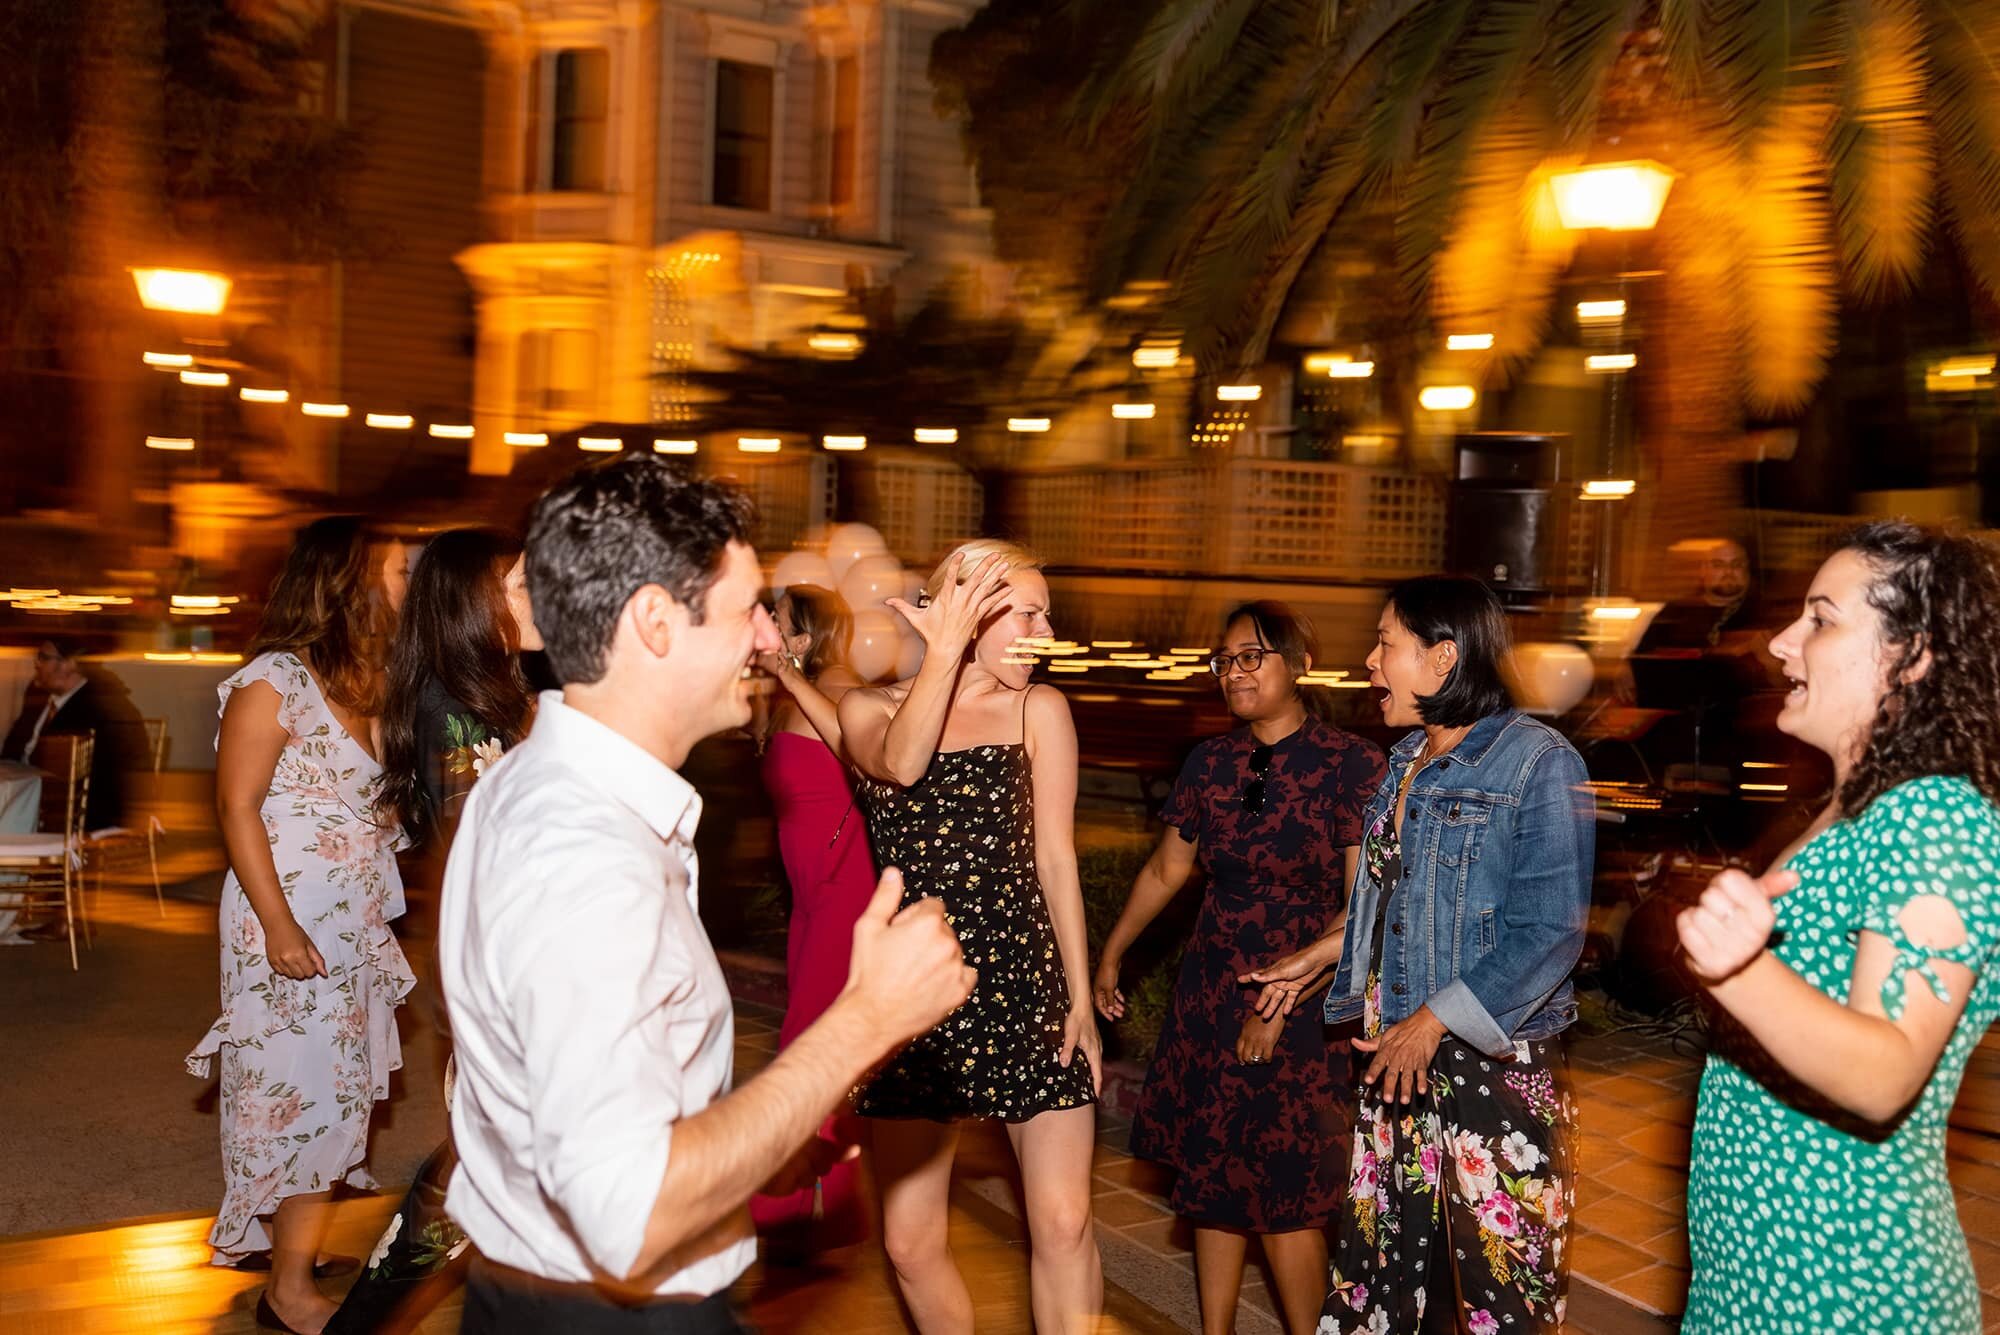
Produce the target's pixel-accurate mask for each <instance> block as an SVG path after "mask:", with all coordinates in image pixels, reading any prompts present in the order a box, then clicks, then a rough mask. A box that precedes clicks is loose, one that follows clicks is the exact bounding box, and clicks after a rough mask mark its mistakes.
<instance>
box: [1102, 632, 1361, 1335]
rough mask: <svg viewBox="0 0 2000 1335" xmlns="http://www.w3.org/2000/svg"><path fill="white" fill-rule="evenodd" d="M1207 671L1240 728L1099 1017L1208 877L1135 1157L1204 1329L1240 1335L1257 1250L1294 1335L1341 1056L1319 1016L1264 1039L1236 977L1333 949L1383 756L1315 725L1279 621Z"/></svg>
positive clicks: (1337, 1133)
mask: <svg viewBox="0 0 2000 1335" xmlns="http://www.w3.org/2000/svg"><path fill="white" fill-rule="evenodd" d="M1223 644H1224V647H1223V650H1222V652H1220V653H1218V654H1217V655H1216V656H1215V658H1214V659H1213V660H1211V663H1210V666H1211V667H1212V668H1213V669H1214V671H1215V672H1216V675H1217V676H1218V678H1219V679H1220V681H1221V685H1222V690H1223V694H1224V696H1225V698H1227V700H1228V701H1229V708H1230V712H1231V713H1233V714H1234V715H1235V716H1236V717H1237V718H1239V719H1241V720H1243V722H1244V724H1245V726H1243V727H1241V728H1238V729H1237V730H1236V731H1234V732H1231V733H1228V734H1226V735H1224V736H1221V737H1215V738H1211V739H1210V740H1208V741H1206V742H1203V743H1202V744H1201V745H1200V746H1198V747H1196V748H1195V750H1194V753H1193V754H1192V755H1190V756H1189V757H1188V760H1187V763H1186V765H1185V766H1183V767H1182V769H1181V776H1180V781H1179V782H1178V783H1176V784H1175V786H1174V791H1173V793H1172V795H1171V796H1170V797H1168V799H1167V805H1166V809H1165V811H1164V812H1162V814H1161V819H1162V821H1164V822H1165V824H1166V825H1167V827H1168V828H1167V832H1166V834H1165V836H1164V837H1163V838H1162V839H1161V840H1160V846H1159V848H1158V849H1157V850H1155V852H1154V854H1153V856H1152V858H1151V859H1150V860H1149V861H1148V862H1147V864H1146V867H1145V869H1144V870H1143V871H1142V872H1140V874H1139V878H1138V880H1137V881H1136V882H1135V883H1134V884H1133V886H1132V895H1131V898H1130V899H1129V900H1128V901H1127V902H1126V905H1125V911H1124V913H1123V914H1121V915H1120V916H1119V919H1118V923H1117V925H1116V926H1114V927H1113V928H1112V929H1111V933H1110V935H1109V936H1108V937H1107V938H1106V940H1105V944H1104V955H1103V958H1102V960H1101V961H1100V963H1099V965H1098V968H1097V976H1096V982H1095V989H1094V990H1095V993H1096V999H1097V1005H1098V1008H1099V1009H1100V1010H1101V1011H1102V1012H1103V1013H1104V1014H1105V1015H1107V1016H1110V1017H1112V1018H1116V1017H1118V1016H1120V1015H1122V1014H1123V1013H1124V1010H1125V999H1124V997H1123V996H1122V995H1121V994H1120V993H1119V991H1118V967H1119V963H1120V960H1121V958H1122V957H1123V955H1124V953H1125V951H1126V949H1127V948H1128V947H1129V946H1130V945H1131V944H1132V942H1133V941H1134V940H1135V939H1136V938H1137V937H1138V935H1139V933H1140V932H1142V931H1144V930H1145V928H1146V925H1147V924H1148V923H1150V922H1152V920H1153V919H1154V918H1155V917H1157V916H1158V915H1159V913H1160V911H1161V910H1162V909H1164V908H1165V907H1166V906H1167V904H1168V902H1169V901H1171V900H1172V899H1173V897H1174V896H1175V895H1176V894H1177V893H1178V892H1179V891H1180V889H1181V887H1182V886H1183V885H1184V884H1185V883H1186V882H1187V879H1188V876H1189V874H1190V873H1191V872H1192V871H1193V870H1194V867H1195V865H1196V863H1197V862H1199V864H1200V866H1201V869H1202V871H1203V872H1204V873H1205V875H1206V877H1207V881H1208V894H1207V896H1206V897H1205V898H1204V900H1203V902H1202V906H1201V916H1200V919H1199V920H1198V922H1197V923H1196V926H1195V931H1194V937H1193V939H1192V940H1191V941H1190V942H1189V943H1188V949H1187V953H1186V955H1185V956H1184V957H1183V959H1182V962H1181V973H1180V981H1179V984H1178V986H1177V987H1176V989H1175V992H1174V1002H1173V1008H1172V1010H1171V1011H1170V1012H1169V1014H1168V1016H1167V1020H1166V1024H1165V1025H1164V1027H1163V1028H1162V1030H1161V1033H1160V1042H1159V1046H1158V1048H1157V1049H1156V1051H1155V1053H1154V1056H1153V1064H1152V1068H1151V1070H1149V1071H1148V1072H1147V1076H1146V1088H1145V1092H1144V1093H1143V1094H1142V1095H1141V1096H1140V1102H1139V1108H1138V1110H1137V1112H1136V1113H1135V1114H1134V1116H1133V1120H1132V1151H1133V1153H1135V1154H1137V1155H1139V1156H1140V1157H1142V1158H1146V1159H1153V1160H1157V1161H1159V1162H1161V1163H1163V1164H1166V1165H1168V1166H1170V1167H1172V1168H1174V1169H1175V1170H1177V1177H1176V1180H1175V1184H1174V1193H1173V1202H1172V1203H1173V1207H1174V1210H1175V1212H1176V1213H1177V1214H1180V1215H1182V1216H1183V1217H1185V1218H1187V1219H1189V1220H1190V1221H1192V1222H1193V1224H1194V1226H1195V1268H1196V1273H1197V1276H1198V1279H1199V1283H1200V1289H1201V1312H1202V1329H1203V1330H1204V1332H1206V1333H1207V1335H1226V1332H1228V1331H1230V1330H1231V1329H1232V1328H1233V1327H1234V1325H1235V1318H1236V1304H1237V1296H1238V1292H1239V1290H1240V1289H1241V1287H1242V1283H1243V1266H1244V1261H1245V1257H1246V1254H1247V1251H1248V1245H1249V1238H1250V1235H1251V1234H1256V1235H1258V1237H1260V1238H1261V1240H1262V1243H1263V1247H1264V1254H1265V1256H1266V1258H1267V1259H1268V1260H1269V1261H1270V1263H1271V1270H1272V1273H1273V1275H1274V1277H1275V1278H1276V1280H1277V1284H1278V1301H1279V1304H1280V1306H1281V1307H1282V1308H1283V1310H1284V1315H1285V1321H1286V1325H1287V1326H1288V1327H1289V1328H1290V1330H1291V1332H1292V1335H1306V1332H1308V1331H1311V1330H1312V1329H1313V1326H1314V1324H1315V1323H1316V1322H1317V1321H1318V1319H1319V1313H1320V1301H1321V1299H1322V1298H1323V1297H1324V1296H1325V1293H1326V1235H1325V1234H1324V1233H1323V1232H1322V1229H1323V1228H1324V1227H1325V1225H1326V1224H1327V1223H1328V1222H1330V1221H1331V1220H1332V1219H1333V1218H1334V1217H1335V1215H1336V1214H1337V1213H1338V1211H1339V1207H1340V1201H1341V1195H1342V1187H1343V1184H1344V1182H1345V1176H1344V1172H1345V1165H1344V1163H1343V1160H1342V1157H1341V1150H1342V1148H1343V1143H1344V1140H1345V1136H1346V1128H1347V1120H1348V1107H1347V1104H1348V1095H1347V1091H1348V1089H1349V1088H1350V1085H1351V1081H1350V1080H1349V1078H1348V1074H1347V1057H1346V1052H1345V1048H1344V1045H1340V1044H1332V1045H1330V1044H1329V1043H1328V1042H1327V1039H1326V1034H1325V1031H1324V1029H1323V1028H1322V1026H1321V1024H1320V1021H1319V1016H1318V1014H1317V1013H1308V1012H1310V1011H1313V1008H1311V1007H1307V1008H1305V1009H1303V1010H1296V1011H1294V1012H1292V1013H1291V1014H1290V1015H1289V1016H1286V1015H1279V1016H1278V1017H1277V1018H1275V1019H1273V1020H1270V1021H1265V1020H1263V1019H1262V1018H1260V1017H1259V1016H1258V1015H1257V1013H1256V1010H1255V1006H1256V1001H1257V997H1258V990H1257V988H1256V987H1255V986H1251V985H1248V984H1246V982H1245V981H1244V975H1246V974H1247V973H1249V972H1250V971H1252V970H1256V969H1260V968H1262V967H1263V966H1265V965H1267V964H1269V963H1271V962H1272V961H1274V960H1276V959H1278V958H1280V957H1282V956H1285V955H1288V954H1290V953H1291V952H1293V951H1295V950H1298V949H1299V948H1300V947H1302V946H1304V945H1305V944H1307V943H1308V942H1310V941H1312V940H1314V939H1315V938H1316V937H1318V936H1319V935H1321V934H1322V933H1324V932H1325V931H1327V930H1328V929H1330V928H1331V927H1332V926H1334V925H1335V923H1336V922H1337V921H1338V920H1339V918H1340V915H1341V913H1342V911H1343V909H1344V906H1345V903H1346V887H1347V885H1348V883H1349V881H1350V879H1351V878H1352V876H1353V874H1354V857H1355V847H1356V845H1358V844H1359V843H1360V842H1361V818H1362V813H1363V810H1364V808H1365V807H1366V806H1367V804H1368V799H1369V798H1370V797H1371V796H1372V795H1373V794H1374V792H1375V790H1376V788H1377V787H1379V786H1380V785H1381V783H1382V778H1383V775H1384V773H1385V772H1386V766H1385V763H1384V761H1383V759H1382V753H1381V751H1380V750H1378V749H1377V748H1376V747H1374V746H1372V745H1370V744H1369V743H1368V742H1365V741H1362V740H1361V739H1360V738H1358V737H1354V736H1351V735H1349V734H1347V733H1344V732H1342V731H1340V730H1339V729H1337V728H1334V727H1331V726H1329V725H1328V724H1326V723H1323V722H1321V721H1320V720H1319V719H1317V718H1315V717H1313V716H1312V715H1311V714H1309V713H1308V712H1307V711H1306V707H1305V702H1304V700H1303V699H1302V698H1301V695H1300V691H1299V684H1298V681H1299V677H1300V676H1301V675H1303V674H1304V672H1305V671H1306V669H1307V668H1308V667H1309V666H1310V665H1311V663H1312V632H1311V629H1310V627H1309V626H1307V625H1306V624H1305V623H1304V621H1303V620H1301V619H1300V618H1299V617H1297V616H1296V615H1295V614H1293V613H1292V612H1290V611H1288V610H1287V609H1286V608H1284V607H1283V606H1282V605H1280V604H1277V603H1252V604H1249V605H1248V606H1245V607H1242V608H1239V609H1238V610H1237V611H1235V612H1233V613H1232V614H1231V615H1230V618H1229V621H1228V624H1227V627H1226V629H1225V631H1224V635H1223Z"/></svg>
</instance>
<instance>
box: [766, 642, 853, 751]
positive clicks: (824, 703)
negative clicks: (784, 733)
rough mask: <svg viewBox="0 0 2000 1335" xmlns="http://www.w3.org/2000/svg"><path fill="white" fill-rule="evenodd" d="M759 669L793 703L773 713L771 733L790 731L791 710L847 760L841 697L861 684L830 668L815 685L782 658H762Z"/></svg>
mask: <svg viewBox="0 0 2000 1335" xmlns="http://www.w3.org/2000/svg"><path fill="white" fill-rule="evenodd" d="M757 661H758V666H760V667H762V668H763V669H764V670H765V671H766V672H768V673H770V674H771V675H772V676H773V677H775V678H777V681H778V685H780V686H781V687H783V688H784V690H785V693H786V694H787V695H788V696H790V697H791V698H790V700H788V701H781V702H779V703H778V704H777V705H776V706H775V707H774V708H773V710H772V719H771V730H772V731H774V732H775V731H779V730H781V729H784V728H785V727H787V726H788V725H789V723H790V721H791V720H790V719H789V718H788V717H787V714H788V713H789V709H788V708H787V706H789V707H790V709H796V710H797V711H798V712H799V714H800V715H801V716H802V717H803V718H804V719H805V721H806V724H807V726H808V727H810V728H811V729H812V730H813V731H814V732H816V733H818V734H819V738H820V740H821V741H823V742H825V743H826V744H827V746H828V747H830V748H831V749H832V751H833V753H834V754H835V755H837V756H840V757H842V758H843V759H845V758H846V755H847V753H846V752H845V751H844V750H842V749H841V732H840V697H842V696H843V695H846V694H847V693H848V692H849V691H850V690H853V689H854V687H855V686H856V685H858V684H859V683H857V682H856V681H855V680H854V679H853V678H852V677H850V676H849V675H848V674H847V673H845V672H843V671H842V670H841V669H839V668H828V669H827V670H826V671H825V672H823V673H821V674H820V679H819V680H818V681H814V680H813V679H812V678H810V677H808V676H806V675H805V674H804V673H803V672H800V671H798V670H797V669H796V668H794V667H793V666H792V665H791V662H790V660H788V659H786V658H784V657H783V656H781V655H779V654H761V655H759V656H758V660H757Z"/></svg>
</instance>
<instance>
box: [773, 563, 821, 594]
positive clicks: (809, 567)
mask: <svg viewBox="0 0 2000 1335" xmlns="http://www.w3.org/2000/svg"><path fill="white" fill-rule="evenodd" d="M794 584H814V585H817V586H819V587H820V588H822V589H829V590H830V589H832V588H833V587H834V578H833V567H832V566H830V565H828V564H827V560H826V558H825V557H824V556H821V555H820V554H819V553H818V552H786V553H785V554H784V555H783V556H781V557H779V558H778V564H777V565H775V566H773V567H772V568H771V592H772V596H774V597H780V598H782V597H783V596H784V593H785V590H786V589H789V588H791V587H792V585H794Z"/></svg>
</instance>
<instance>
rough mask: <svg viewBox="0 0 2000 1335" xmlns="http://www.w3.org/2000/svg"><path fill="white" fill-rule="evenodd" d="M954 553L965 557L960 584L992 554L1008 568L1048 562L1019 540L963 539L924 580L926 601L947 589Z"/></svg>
mask: <svg viewBox="0 0 2000 1335" xmlns="http://www.w3.org/2000/svg"><path fill="white" fill-rule="evenodd" d="M955 556H956V557H963V558H964V560H962V561H961V562H960V563H959V567H958V582H959V583H960V584H963V583H965V581H967V580H969V579H971V578H972V572H973V571H975V570H977V569H979V563H980V562H981V561H984V560H985V559H986V558H987V557H989V556H997V557H999V558H1000V562H1001V564H1002V565H1004V566H1006V567H1007V568H1008V569H1009V570H1040V569H1041V568H1042V566H1043V565H1044V564H1046V563H1045V562H1044V561H1043V560H1042V558H1041V557H1039V556H1037V555H1035V554H1034V553H1033V552H1031V551H1029V550H1028V549H1027V548H1026V547H1023V546H1022V545H1021V544H1020V543H1018V542H1009V541H1007V539H1005V538H974V539H973V540H972V541H971V542H961V543H960V544H958V546H956V547H954V548H952V549H951V551H950V552H949V553H947V554H946V555H945V558H944V560H942V561H940V562H938V566H937V569H936V570H933V571H931V577H930V578H929V579H927V580H925V581H924V600H925V601H926V602H930V601H934V600H935V599H936V598H937V596H938V595H939V594H941V593H943V592H944V578H945V571H947V570H949V569H951V561H952V558H953V557H955Z"/></svg>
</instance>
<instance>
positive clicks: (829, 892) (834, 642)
mask: <svg viewBox="0 0 2000 1335" xmlns="http://www.w3.org/2000/svg"><path fill="white" fill-rule="evenodd" d="M776 620H777V623H778V633H779V634H780V635H782V636H783V637H784V640H785V648H784V651H783V652H782V653H780V654H766V655H765V656H764V658H763V660H762V662H761V663H760V666H761V667H763V669H764V670H765V671H766V672H769V673H770V674H771V675H772V676H773V677H776V678H777V680H778V684H779V686H780V687H782V688H783V690H784V694H783V695H782V696H781V697H780V698H779V701H778V704H777V706H776V707H775V708H774V709H773V711H772V714H771V725H770V731H769V732H768V733H767V734H766V737H765V742H764V759H763V778H764V788H765V790H766V791H767V792H769V793H770V795H771V806H772V809H773V812H774V814H775V815H776V817H777V824H778V855H779V858H780V859H781V860H782V861H783V862H784V864H785V879H786V880H787V881H788V882H789V883H790V884H791V888H792V916H791V926H790V929H789V930H788V932H787V934H786V944H785V977H786V984H787V1003H786V1006H785V1018H784V1022H783V1023H782V1024H781V1025H780V1026H779V1029H778V1046H779V1047H780V1048H783V1047H784V1046H785V1045H786V1044H788V1043H790V1042H791V1041H792V1039H794V1038H796V1037H797V1036H798V1035H799V1034H800V1033H802V1032H804V1030H805V1028H806V1026H807V1025H810V1024H811V1023H812V1022H813V1021H814V1020H816V1019H818V1018H819V1015H820V1012H822V1011H824V1010H825V1009H826V1008H827V1007H828V1006H829V1005H831V1004H832V1002H833V1000H834V998H835V997H837V996H839V995H840V990H841V989H842V988H843V987H845V986H847V964H848V953H849V950H850V948H851V947H852V945H853V939H854V922H855V919H857V918H859V917H860V916H861V911H862V909H864V908H866V907H867V905H868V900H869V897H870V896H871V895H873V894H874V893H875V859H874V857H873V856H872V855H871V854H870V852H869V849H868V828H867V821H866V820H865V819H863V817H862V815H861V812H860V811H859V810H858V809H857V808H856V807H855V805H854V790H853V789H852V788H851V787H850V786H849V785H848V780H847V761H846V756H845V753H844V752H843V751H842V749H841V744H840V717H839V713H838V711H837V710H836V709H835V705H836V703H837V702H838V701H839V699H840V697H841V696H843V695H845V694H846V693H847V692H848V691H849V690H851V689H853V688H854V687H856V686H858V685H860V684H861V681H860V678H858V677H856V676H855V675H854V673H853V672H852V671H850V670H849V669H848V667H847V666H846V665H845V663H844V662H843V661H842V660H843V658H844V657H845V655H846V651H847V642H848V638H849V634H850V632H851V630H852V624H853V623H852V621H851V619H850V618H849V616H848V614H847V608H846V607H845V606H844V605H843V604H842V603H841V601H840V598H839V597H838V596H837V595H836V594H833V593H831V592H829V591H828V590H826V589H822V588H818V587H816V586H814V585H810V584H799V585H794V586H793V587H792V588H790V589H788V590H786V592H785V595H784V597H782V598H780V599H779V600H778V605H777V608H776ZM861 1130H862V1123H861V1122H860V1119H858V1118H854V1117H850V1116H845V1115H843V1116H837V1117H835V1118H833V1119H832V1121H831V1122H830V1123H829V1124H828V1126H827V1127H826V1128H825V1129H824V1130H823V1132H822V1134H825V1135H827V1136H829V1137H830V1138H832V1139H835V1140H840V1141H848V1142H851V1141H855V1140H857V1139H858V1138H859V1136H860V1133H861ZM857 1167H858V1165H857V1164H856V1163H854V1162H853V1161H849V1162H846V1163H840V1164H836V1165H835V1166H834V1167H833V1168H832V1169H831V1170H830V1171H829V1172H828V1173H827V1175H826V1176H825V1177H824V1178H822V1179H820V1181H819V1182H818V1183H816V1184H815V1185H814V1186H813V1187H812V1188H810V1189H808V1190H805V1191H800V1192H795V1193H793V1194H792V1195H790V1196H759V1197H757V1198H755V1199H754V1200H753V1201H752V1203H751V1213H752V1215H754V1216H755V1218H756V1220H757V1224H758V1226H759V1228H761V1229H764V1230H765V1231H767V1232H770V1231H773V1230H780V1229H797V1228H805V1229H807V1230H809V1231H810V1232H811V1234H812V1235H813V1236H812V1241H814V1242H816V1243H817V1244H819V1245H823V1246H832V1245H838V1244H839V1243H841V1242H848V1241H853V1240H855V1239H857V1238H859V1237H860V1236H861V1235H862V1234H863V1233H864V1232H865V1231H866V1225H865V1223H864V1221H863V1211H862V1208H861V1202H860V1200H859V1198H858V1196H857V1194H856V1191H855V1184H856V1178H857ZM800 1240H801V1241H804V1239H800Z"/></svg>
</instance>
